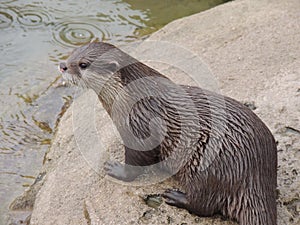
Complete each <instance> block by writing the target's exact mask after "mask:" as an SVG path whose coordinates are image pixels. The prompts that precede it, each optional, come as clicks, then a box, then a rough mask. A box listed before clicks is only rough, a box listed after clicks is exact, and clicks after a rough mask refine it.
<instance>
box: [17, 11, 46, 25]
mask: <svg viewBox="0 0 300 225" xmlns="http://www.w3.org/2000/svg"><path fill="white" fill-rule="evenodd" d="M17 20H18V22H19V23H20V24H22V25H23V26H27V27H40V26H43V25H47V24H48V23H49V20H50V17H49V15H48V13H47V12H46V11H43V10H42V9H41V8H38V7H31V6H27V7H25V8H23V9H20V10H19V11H18V18H17Z"/></svg>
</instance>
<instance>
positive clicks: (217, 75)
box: [31, 0, 300, 225]
mask: <svg viewBox="0 0 300 225" xmlns="http://www.w3.org/2000/svg"><path fill="white" fill-rule="evenodd" d="M299 21H300V1H299V0H287V1H279V0H278V1H276V0H274V1H271V0H237V1H233V2H229V3H227V4H224V5H221V6H218V7H216V8H213V9H211V10H208V11H206V12H202V13H199V14H196V15H193V16H190V17H187V18H183V19H180V20H177V21H174V22H172V23H170V24H169V25H167V26H166V27H164V28H163V29H161V30H160V31H158V32H156V33H155V34H154V35H152V36H151V37H150V39H149V40H150V42H148V43H147V42H145V43H142V44H141V45H139V46H138V47H137V48H135V49H134V50H133V51H132V54H133V55H135V56H136V57H137V58H139V59H140V60H143V61H146V62H147V63H148V64H150V65H151V66H153V67H155V68H157V69H159V70H160V71H163V73H164V74H166V75H168V76H170V77H171V78H172V79H173V80H174V81H175V82H177V83H193V80H194V85H199V86H203V87H206V88H209V89H213V90H217V91H220V92H221V93H222V94H224V95H228V96H230V97H233V98H235V99H237V100H239V101H241V102H244V103H247V104H248V105H250V106H251V107H252V109H254V112H255V113H256V114H257V115H258V116H259V117H260V118H261V119H262V120H263V121H264V122H265V123H266V124H267V126H268V127H269V128H270V130H271V131H272V133H273V134H274V136H275V139H276V140H277V141H278V159H279V167H278V190H279V199H278V224H280V225H281V224H282V225H283V224H284V225H286V224H289V225H292V224H300V215H299V214H300V176H299V173H300V163H299V159H300V122H299V118H300V60H299V59H300V43H299V40H300V22H299ZM149 43H150V44H149ZM154 43H156V44H157V47H156V48H155V44H154ZM162 43H165V44H164V45H162ZM170 43H171V45H172V46H175V47H174V48H168V45H170ZM153 46H154V48H153ZM161 46H164V48H165V49H163V48H161ZM180 48H184V49H185V50H186V54H185V55H183V56H186V57H182V55H180V54H181V53H182V51H177V52H176V51H174V53H172V57H171V62H172V63H169V62H166V61H164V60H163V59H166V58H168V55H167V54H166V53H167V51H166V49H168V51H171V49H175V50H176V49H177V50H178V49H180ZM164 57H165V58H164ZM199 57H200V59H201V62H202V63H203V64H202V66H203V65H206V66H207V68H209V69H207V68H205V66H204V67H203V68H202V67H201V66H200V67H195V65H194V63H197V62H198V63H199ZM169 58H170V57H169ZM197 60H198V61H197ZM200 64H201V63H200ZM178 65H179V66H178ZM176 67H177V68H176ZM197 68H198V69H199V68H200V71H202V72H203V73H205V72H207V74H204V75H203V73H202V72H201V73H199V76H198V77H197V73H198V70H197ZM180 70H181V71H180ZM182 70H183V71H182ZM195 71H196V72H195ZM189 72H191V73H192V74H194V73H195V74H196V77H195V75H190V74H189ZM186 74H189V76H187V75H186ZM205 78H206V79H205ZM99 140H100V141H99ZM99 144H100V147H99ZM109 157H111V158H117V159H122V144H121V142H120V139H119V137H118V135H117V133H116V132H115V129H114V128H113V126H112V124H111V121H110V119H109V118H108V116H107V115H106V114H105V112H104V110H103V109H102V108H101V106H100V104H98V101H97V99H96V96H95V95H94V94H93V93H91V92H86V93H84V94H83V95H81V96H80V97H79V98H77V99H76V100H75V102H74V103H73V105H72V107H71V108H70V109H69V110H68V111H67V112H66V114H65V115H64V117H63V118H62V120H61V123H60V126H59V129H58V132H57V135H56V137H55V139H54V141H53V144H52V148H51V149H50V151H49V153H48V154H47V155H46V156H45V164H44V168H43V169H42V171H41V172H46V175H45V176H44V177H43V179H42V180H41V181H40V182H38V183H39V185H40V184H42V185H40V186H41V188H40V190H39V192H38V194H37V196H36V201H35V204H34V208H33V213H32V216H31V224H34V225H35V224H36V225H39V224H43V225H48V224H56V225H57V224H58V225H60V224H62V225H65V224H88V225H90V224H202V225H204V224H216V225H219V224H220V225H221V224H235V223H234V222H230V221H224V220H223V219H222V218H200V217H197V216H194V215H191V214H189V213H188V212H187V211H185V210H181V209H177V208H174V207H170V206H168V205H166V204H165V203H163V204H161V205H160V206H159V207H158V208H157V209H154V208H151V207H149V206H147V205H146V204H145V202H144V201H143V199H142V197H143V196H145V195H149V194H159V193H162V192H163V190H164V189H165V188H169V187H173V186H174V187H176V183H174V181H172V180H171V179H169V180H167V181H164V182H160V183H156V184H152V185H151V184H150V185H145V186H143V185H138V184H136V185H131V186H130V185H124V184H121V183H120V182H114V181H113V180H112V179H110V178H108V177H106V176H105V175H104V173H103V171H102V167H101V165H102V164H103V162H104V161H105V160H106V159H107V158H109Z"/></svg>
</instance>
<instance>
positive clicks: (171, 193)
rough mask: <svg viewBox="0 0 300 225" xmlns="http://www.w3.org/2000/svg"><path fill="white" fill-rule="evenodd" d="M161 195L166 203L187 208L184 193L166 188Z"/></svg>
mask: <svg viewBox="0 0 300 225" xmlns="http://www.w3.org/2000/svg"><path fill="white" fill-rule="evenodd" d="M162 197H163V198H164V199H165V202H166V203H167V204H168V205H172V206H176V207H178V208H183V209H187V206H188V201H187V199H186V194H184V193H183V192H181V191H178V190H171V189H167V190H166V191H165V192H164V193H163V194H162Z"/></svg>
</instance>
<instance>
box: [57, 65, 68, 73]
mask: <svg viewBox="0 0 300 225" xmlns="http://www.w3.org/2000/svg"><path fill="white" fill-rule="evenodd" d="M67 69H68V67H67V65H66V64H65V63H60V64H59V70H60V71H61V72H64V71H66V70H67Z"/></svg>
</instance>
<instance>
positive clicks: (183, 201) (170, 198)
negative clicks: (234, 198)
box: [162, 189, 216, 216]
mask: <svg viewBox="0 0 300 225" xmlns="http://www.w3.org/2000/svg"><path fill="white" fill-rule="evenodd" d="M162 197H163V198H164V199H165V202H166V203H167V204H168V205H172V206H176V207H178V208H183V209H186V210H188V211H189V212H190V213H193V214H196V215H198V216H212V215H214V214H215V213H216V208H215V207H210V206H209V205H206V203H207V201H206V200H205V199H202V200H203V203H202V204H201V203H200V204H198V199H190V198H189V197H188V195H187V194H185V193H183V192H181V191H179V190H170V189H167V190H166V191H165V192H164V193H163V194H162Z"/></svg>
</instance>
